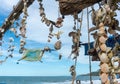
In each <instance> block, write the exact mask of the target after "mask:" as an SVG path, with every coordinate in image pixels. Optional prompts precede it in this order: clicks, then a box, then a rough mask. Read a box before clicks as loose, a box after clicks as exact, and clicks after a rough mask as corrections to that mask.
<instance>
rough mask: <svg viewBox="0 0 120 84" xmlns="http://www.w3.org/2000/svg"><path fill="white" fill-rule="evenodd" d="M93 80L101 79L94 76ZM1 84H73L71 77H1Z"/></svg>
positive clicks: (85, 78) (86, 78)
mask: <svg viewBox="0 0 120 84" xmlns="http://www.w3.org/2000/svg"><path fill="white" fill-rule="evenodd" d="M92 78H93V80H99V77H97V76H93V77H92ZM77 80H81V81H82V83H83V84H85V83H84V82H85V81H86V82H87V81H88V80H89V76H79V77H77ZM0 84H71V77H69V76H44V77H43V76H1V77H0Z"/></svg>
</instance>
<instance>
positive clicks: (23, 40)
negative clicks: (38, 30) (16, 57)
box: [19, 0, 28, 54]
mask: <svg viewBox="0 0 120 84" xmlns="http://www.w3.org/2000/svg"><path fill="white" fill-rule="evenodd" d="M23 3H24V8H23V10H22V11H23V14H24V15H23V18H22V21H21V24H22V25H21V27H20V36H21V39H20V50H19V53H20V54H22V53H23V52H24V50H25V47H24V46H25V44H26V24H27V23H26V20H27V17H28V13H27V0H23Z"/></svg>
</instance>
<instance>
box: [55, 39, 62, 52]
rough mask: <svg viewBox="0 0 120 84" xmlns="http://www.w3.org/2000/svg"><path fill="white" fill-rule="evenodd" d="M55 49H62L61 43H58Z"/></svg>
mask: <svg viewBox="0 0 120 84" xmlns="http://www.w3.org/2000/svg"><path fill="white" fill-rule="evenodd" d="M54 48H55V49H56V50H59V49H61V41H57V42H56V43H55V45H54Z"/></svg>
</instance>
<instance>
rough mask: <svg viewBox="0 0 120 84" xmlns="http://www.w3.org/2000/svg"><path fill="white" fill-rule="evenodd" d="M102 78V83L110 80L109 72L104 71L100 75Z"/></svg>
mask: <svg viewBox="0 0 120 84" xmlns="http://www.w3.org/2000/svg"><path fill="white" fill-rule="evenodd" d="M100 78H101V81H102V83H105V82H107V81H108V74H106V73H102V74H101V75H100Z"/></svg>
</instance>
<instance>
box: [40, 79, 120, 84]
mask: <svg viewBox="0 0 120 84" xmlns="http://www.w3.org/2000/svg"><path fill="white" fill-rule="evenodd" d="M117 80H118V83H120V79H117ZM92 82H93V84H101V80H92ZM42 84H71V81H66V82H56V83H53V82H51V83H50V82H44V83H42ZM81 84H90V81H89V80H88V81H81Z"/></svg>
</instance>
